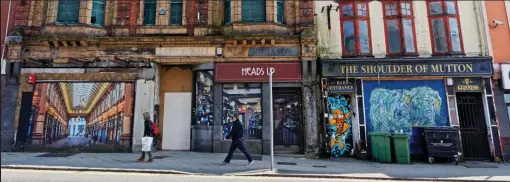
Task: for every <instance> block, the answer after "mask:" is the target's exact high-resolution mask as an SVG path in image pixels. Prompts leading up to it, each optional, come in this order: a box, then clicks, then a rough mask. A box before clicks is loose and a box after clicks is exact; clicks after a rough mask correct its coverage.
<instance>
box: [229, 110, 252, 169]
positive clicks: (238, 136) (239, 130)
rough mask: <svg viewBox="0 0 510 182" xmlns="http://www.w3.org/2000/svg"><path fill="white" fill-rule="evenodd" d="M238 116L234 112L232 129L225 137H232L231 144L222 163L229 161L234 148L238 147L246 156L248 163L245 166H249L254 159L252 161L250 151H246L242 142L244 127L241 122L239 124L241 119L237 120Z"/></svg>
mask: <svg viewBox="0 0 510 182" xmlns="http://www.w3.org/2000/svg"><path fill="white" fill-rule="evenodd" d="M238 116H239V115H238V114H237V113H236V114H234V124H233V126H232V130H231V131H230V133H229V134H228V135H227V137H226V139H227V138H232V144H231V145H230V149H229V150H228V155H227V158H225V160H224V161H223V163H222V164H224V165H225V164H228V163H230V159H232V155H233V154H234V151H235V150H236V148H239V150H241V152H243V153H244V155H245V156H246V158H247V159H248V165H246V166H251V165H252V164H253V162H254V161H253V159H252V157H251V155H250V153H248V151H247V150H246V147H245V146H244V142H243V132H244V128H243V124H241V121H239V117H238ZM226 139H225V140H226Z"/></svg>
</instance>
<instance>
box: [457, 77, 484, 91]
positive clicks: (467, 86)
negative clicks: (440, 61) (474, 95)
mask: <svg viewBox="0 0 510 182" xmlns="http://www.w3.org/2000/svg"><path fill="white" fill-rule="evenodd" d="M482 88H483V87H482V79H480V78H457V79H456V80H455V90H456V91H457V92H482Z"/></svg>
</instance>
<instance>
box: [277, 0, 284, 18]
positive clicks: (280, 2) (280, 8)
mask: <svg viewBox="0 0 510 182" xmlns="http://www.w3.org/2000/svg"><path fill="white" fill-rule="evenodd" d="M284 14H285V13H284V2H283V0H277V1H276V22H278V23H283V15H284Z"/></svg>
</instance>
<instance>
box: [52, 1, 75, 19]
mask: <svg viewBox="0 0 510 182" xmlns="http://www.w3.org/2000/svg"><path fill="white" fill-rule="evenodd" d="M79 15H80V0H60V1H58V12H57V23H58V24H78V19H79Z"/></svg>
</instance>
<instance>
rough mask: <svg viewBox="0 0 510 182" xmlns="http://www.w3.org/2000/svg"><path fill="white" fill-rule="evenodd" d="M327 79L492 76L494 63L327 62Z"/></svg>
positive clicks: (325, 71)
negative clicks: (348, 77) (347, 77)
mask: <svg viewBox="0 0 510 182" xmlns="http://www.w3.org/2000/svg"><path fill="white" fill-rule="evenodd" d="M322 68H323V73H322V74H323V76H325V77H328V76H329V77H345V76H352V77H378V76H463V75H465V76H468V75H492V73H493V70H492V69H493V68H492V62H491V61H490V60H489V61H483V62H482V61H476V62H453V61H450V62H437V61H433V62H432V61H431V62H423V63H418V62H414V63H412V62H406V63H396V62H374V61H366V62H359V63H345V62H344V63H337V62H325V63H323V65H322Z"/></svg>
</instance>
